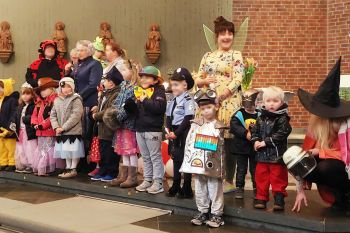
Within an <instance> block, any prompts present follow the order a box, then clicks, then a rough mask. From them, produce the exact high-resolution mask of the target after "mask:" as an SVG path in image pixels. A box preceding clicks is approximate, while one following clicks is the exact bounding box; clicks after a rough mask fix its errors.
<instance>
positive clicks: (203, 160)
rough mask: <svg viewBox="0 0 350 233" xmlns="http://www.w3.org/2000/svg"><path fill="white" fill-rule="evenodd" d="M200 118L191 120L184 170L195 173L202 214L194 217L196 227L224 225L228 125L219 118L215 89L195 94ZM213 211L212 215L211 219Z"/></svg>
mask: <svg viewBox="0 0 350 233" xmlns="http://www.w3.org/2000/svg"><path fill="white" fill-rule="evenodd" d="M194 100H195V101H196V102H197V104H198V106H199V108H200V112H201V117H197V118H195V119H194V120H193V121H192V125H191V128H190V131H189V133H188V136H187V139H186V146H185V156H184V161H183V163H182V166H181V169H180V171H181V172H184V173H193V174H196V176H195V178H194V180H195V194H196V195H195V196H196V204H197V208H198V211H199V213H198V214H197V215H196V216H195V217H194V218H193V219H192V220H191V223H192V224H193V225H196V226H200V225H203V224H206V225H208V226H209V227H220V226H222V225H224V220H223V218H222V215H223V210H224V190H223V180H222V178H223V176H224V174H223V173H224V157H225V150H224V131H225V128H226V127H225V125H224V124H223V123H222V122H220V121H218V120H217V111H218V106H217V104H216V93H215V91H213V90H210V89H208V90H199V91H197V92H196V93H195V95H194ZM209 213H211V218H209Z"/></svg>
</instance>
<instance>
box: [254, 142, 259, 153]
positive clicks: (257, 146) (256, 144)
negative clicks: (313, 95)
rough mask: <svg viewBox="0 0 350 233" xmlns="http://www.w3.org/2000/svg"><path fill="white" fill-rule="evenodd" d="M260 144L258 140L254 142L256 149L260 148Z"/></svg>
mask: <svg viewBox="0 0 350 233" xmlns="http://www.w3.org/2000/svg"><path fill="white" fill-rule="evenodd" d="M259 146H260V142H258V141H256V142H255V143H254V150H255V151H257V150H258V149H259Z"/></svg>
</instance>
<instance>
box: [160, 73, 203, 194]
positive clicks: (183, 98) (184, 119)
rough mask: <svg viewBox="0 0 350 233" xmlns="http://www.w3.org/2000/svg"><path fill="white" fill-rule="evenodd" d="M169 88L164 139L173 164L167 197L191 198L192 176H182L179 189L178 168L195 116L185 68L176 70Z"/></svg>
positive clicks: (188, 74)
mask: <svg viewBox="0 0 350 233" xmlns="http://www.w3.org/2000/svg"><path fill="white" fill-rule="evenodd" d="M170 86H171V90H172V93H173V95H174V98H173V99H172V100H171V101H170V102H169V103H168V105H167V109H166V131H167V134H166V135H165V136H166V138H167V139H168V140H169V154H170V155H171V157H172V159H173V162H174V167H173V170H174V178H173V185H172V187H171V188H170V189H169V191H168V193H167V196H169V197H174V196H176V195H177V196H178V197H179V198H192V197H193V192H192V187H191V179H192V175H191V174H190V173H185V174H184V183H183V186H182V188H181V173H180V171H179V170H180V167H181V164H182V161H183V158H184V150H185V144H186V137H187V134H188V131H189V129H190V127H191V123H190V121H191V120H192V119H193V118H194V115H195V106H196V104H195V102H194V100H193V99H192V97H191V96H190V95H189V93H188V90H190V89H192V87H193V86H194V80H193V78H192V75H191V73H190V72H189V71H188V70H187V69H186V68H178V69H177V70H176V71H175V72H174V74H173V75H172V76H171V78H170Z"/></svg>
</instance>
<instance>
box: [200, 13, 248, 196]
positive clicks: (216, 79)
mask: <svg viewBox="0 0 350 233" xmlns="http://www.w3.org/2000/svg"><path fill="white" fill-rule="evenodd" d="M214 24H215V40H216V45H217V48H216V50H214V51H212V52H207V53H206V54H205V55H204V56H203V58H202V61H201V64H200V66H199V71H198V76H197V78H196V85H197V87H198V88H211V89H214V90H215V91H216V93H217V96H218V97H217V102H218V103H219V104H220V108H219V111H218V119H219V120H220V121H221V122H223V123H224V124H225V125H226V126H229V124H230V119H231V116H232V115H233V114H234V113H235V112H236V111H238V110H239V109H240V108H241V102H242V99H241V88H240V87H241V82H242V76H243V72H244V64H243V58H242V54H241V52H240V51H236V50H233V49H232V48H231V47H232V45H233V36H234V33H235V28H234V24H233V23H232V22H230V21H228V20H226V19H225V18H224V17H222V16H220V17H218V18H217V19H216V20H215V21H214ZM212 50H213V49H212ZM231 141H232V135H231V134H230V133H229V131H228V130H227V131H225V151H226V183H225V192H229V191H232V190H233V184H232V183H233V176H234V173H235V167H236V162H235V158H234V155H233V152H232V149H231V147H230V146H229V145H230V144H231V145H232V143H231Z"/></svg>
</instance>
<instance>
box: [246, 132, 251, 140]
mask: <svg viewBox="0 0 350 233" xmlns="http://www.w3.org/2000/svg"><path fill="white" fill-rule="evenodd" d="M246 138H247V140H248V141H250V139H252V134H251V133H250V131H248V133H247V135H246Z"/></svg>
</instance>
